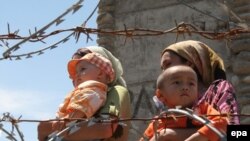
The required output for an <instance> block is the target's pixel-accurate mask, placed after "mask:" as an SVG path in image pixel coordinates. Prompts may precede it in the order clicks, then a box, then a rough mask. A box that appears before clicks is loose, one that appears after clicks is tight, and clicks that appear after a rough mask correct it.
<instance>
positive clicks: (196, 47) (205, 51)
mask: <svg viewBox="0 0 250 141" xmlns="http://www.w3.org/2000/svg"><path fill="white" fill-rule="evenodd" d="M166 51H173V52H175V53H177V54H178V55H180V56H181V57H183V58H184V59H186V60H187V61H189V62H190V63H192V64H193V65H194V66H195V67H196V69H197V71H198V73H199V74H200V75H201V77H202V81H203V83H204V84H205V85H207V86H208V85H210V84H211V83H212V82H213V81H214V79H215V77H214V73H215V70H216V69H221V70H223V71H225V68H224V63H223V60H222V59H221V58H220V57H219V56H218V55H217V54H216V53H215V52H214V51H213V50H212V49H211V48H210V47H208V46H207V45H206V44H204V43H202V42H199V41H193V40H188V41H182V42H178V43H175V44H172V45H170V46H168V47H166V48H165V49H164V50H163V52H162V55H163V54H164V53H165V52H166Z"/></svg>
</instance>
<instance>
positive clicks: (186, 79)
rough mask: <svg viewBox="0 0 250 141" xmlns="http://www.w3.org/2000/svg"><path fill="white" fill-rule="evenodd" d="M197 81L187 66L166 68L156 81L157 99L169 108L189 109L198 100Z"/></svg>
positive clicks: (192, 71)
mask: <svg viewBox="0 0 250 141" xmlns="http://www.w3.org/2000/svg"><path fill="white" fill-rule="evenodd" d="M197 83H198V80H197V75H196V73H195V71H194V70H193V69H192V68H191V67H189V66H182V65H179V66H173V67H170V68H167V69H166V70H164V71H163V72H162V74H160V76H159V77H158V79H157V90H156V96H157V98H158V99H159V100H160V101H161V102H163V103H164V104H165V105H166V106H168V107H169V108H175V107H176V106H181V107H191V106H193V104H194V103H195V101H196V100H197V98H198V84H197Z"/></svg>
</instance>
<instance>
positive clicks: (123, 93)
mask: <svg viewBox="0 0 250 141" xmlns="http://www.w3.org/2000/svg"><path fill="white" fill-rule="evenodd" d="M98 114H111V115H115V116H118V117H119V118H131V109H130V97H129V93H128V90H127V89H126V88H125V87H122V86H120V85H116V86H114V87H111V88H110V90H109V91H108V95H107V101H106V103H105V105H104V106H103V107H102V108H101V109H100V111H99V112H98ZM124 123H125V124H126V125H127V126H125V127H123V131H122V132H123V133H122V136H121V137H119V138H109V139H105V141H113V140H115V141H127V140H128V129H129V127H130V122H124ZM117 130H120V129H117ZM115 132H121V131H115Z"/></svg>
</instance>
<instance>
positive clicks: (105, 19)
mask: <svg viewBox="0 0 250 141" xmlns="http://www.w3.org/2000/svg"><path fill="white" fill-rule="evenodd" d="M96 22H97V23H98V24H107V23H109V24H114V18H113V16H112V15H111V14H110V13H104V14H100V15H99V16H98V17H97V20H96Z"/></svg>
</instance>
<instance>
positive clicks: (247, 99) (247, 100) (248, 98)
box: [237, 92, 250, 106]
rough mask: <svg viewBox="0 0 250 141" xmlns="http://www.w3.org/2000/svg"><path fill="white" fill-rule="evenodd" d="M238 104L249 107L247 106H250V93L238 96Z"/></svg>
mask: <svg viewBox="0 0 250 141" xmlns="http://www.w3.org/2000/svg"><path fill="white" fill-rule="evenodd" d="M237 102H238V103H239V104H240V105H243V106H244V105H247V104H250V92H249V93H246V94H243V95H240V96H238V97H237Z"/></svg>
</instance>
